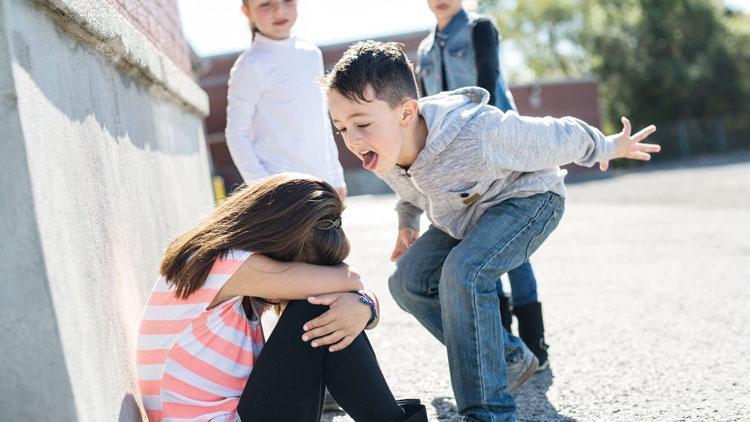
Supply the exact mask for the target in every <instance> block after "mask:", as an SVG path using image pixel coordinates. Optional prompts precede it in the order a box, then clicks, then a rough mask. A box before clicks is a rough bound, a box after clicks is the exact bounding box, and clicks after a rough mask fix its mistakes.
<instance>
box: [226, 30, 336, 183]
mask: <svg viewBox="0 0 750 422" xmlns="http://www.w3.org/2000/svg"><path fill="white" fill-rule="evenodd" d="M322 75H323V56H322V54H321V52H320V49H318V47H316V46H315V45H313V44H311V43H308V42H305V41H301V40H299V39H297V38H295V37H291V38H288V39H285V40H280V41H279V40H272V39H270V38H267V37H264V36H263V35H260V34H256V35H255V39H254V41H253V45H252V47H250V49H248V50H247V51H245V52H244V53H243V54H242V55H240V57H239V58H238V59H237V61H236V62H235V64H234V67H232V70H231V72H230V77H229V94H228V107H227V127H226V138H227V146H228V147H229V152H230V154H231V155H232V160H234V164H235V166H237V169H238V170H239V172H240V174H241V175H242V178H243V179H244V180H245V183H248V184H249V183H252V181H254V180H257V179H259V178H262V177H265V176H268V175H270V174H275V173H280V172H285V171H292V172H299V173H307V174H311V175H313V176H317V177H319V178H321V179H323V180H325V181H326V182H328V183H330V184H331V185H332V186H333V187H334V188H340V187H344V186H345V184H344V174H343V170H342V169H341V163H339V158H338V157H339V155H338V149H337V148H336V143H335V141H334V139H333V133H332V132H331V123H330V120H329V119H328V105H327V103H326V99H325V97H324V95H323V91H322V89H321V86H320V83H319V80H320V77H321V76H322Z"/></svg>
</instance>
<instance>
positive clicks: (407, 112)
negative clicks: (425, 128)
mask: <svg viewBox="0 0 750 422" xmlns="http://www.w3.org/2000/svg"><path fill="white" fill-rule="evenodd" d="M418 117H419V101H417V100H415V99H412V98H409V99H407V100H404V102H403V103H402V104H401V125H402V126H409V125H410V124H412V123H413V122H414V120H416V119H417V118H418Z"/></svg>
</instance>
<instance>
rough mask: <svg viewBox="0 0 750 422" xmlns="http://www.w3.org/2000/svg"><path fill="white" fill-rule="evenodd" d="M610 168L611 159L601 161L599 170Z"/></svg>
mask: <svg viewBox="0 0 750 422" xmlns="http://www.w3.org/2000/svg"><path fill="white" fill-rule="evenodd" d="M608 168H609V161H601V162H600V163H599V170H601V171H607V169H608Z"/></svg>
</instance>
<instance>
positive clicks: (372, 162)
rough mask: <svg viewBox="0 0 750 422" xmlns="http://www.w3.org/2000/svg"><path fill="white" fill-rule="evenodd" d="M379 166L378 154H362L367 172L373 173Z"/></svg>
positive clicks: (369, 152)
mask: <svg viewBox="0 0 750 422" xmlns="http://www.w3.org/2000/svg"><path fill="white" fill-rule="evenodd" d="M377 165H378V153H376V152H373V151H367V152H366V153H364V154H362V167H364V168H365V169H367V170H370V171H372V170H373V169H375V166H377Z"/></svg>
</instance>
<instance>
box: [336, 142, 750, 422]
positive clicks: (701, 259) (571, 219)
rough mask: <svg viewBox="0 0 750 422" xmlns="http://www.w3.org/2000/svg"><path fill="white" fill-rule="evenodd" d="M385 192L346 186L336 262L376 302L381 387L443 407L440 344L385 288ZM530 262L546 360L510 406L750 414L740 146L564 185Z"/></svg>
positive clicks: (681, 417) (615, 416)
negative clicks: (554, 219) (563, 197)
mask: <svg viewBox="0 0 750 422" xmlns="http://www.w3.org/2000/svg"><path fill="white" fill-rule="evenodd" d="M728 161H729V162H730V163H728V164H727V163H726V162H728ZM717 162H723V163H722V165H717ZM393 204H394V197H393V196H361V197H354V198H351V199H350V201H349V204H348V205H349V207H348V209H347V211H346V214H345V215H344V224H345V229H346V230H347V233H348V234H349V236H350V239H351V242H352V256H351V258H350V260H349V262H350V263H351V264H352V265H353V266H354V267H356V268H357V269H358V270H359V271H360V273H361V274H362V275H363V277H364V279H365V281H366V283H367V285H368V287H370V288H372V289H373V290H374V291H375V292H376V293H378V295H379V297H380V298H381V301H382V302H383V318H382V322H381V324H380V326H379V327H378V328H377V329H376V330H374V331H373V332H371V333H370V337H371V339H372V341H373V344H374V347H375V349H376V352H377V353H378V357H379V361H380V364H381V367H382V368H383V371H384V373H385V376H386V378H387V379H388V381H389V383H390V385H391V387H392V389H393V390H394V393H395V395H396V396H397V397H418V398H420V399H422V401H423V402H424V403H426V404H427V407H428V412H429V415H430V420H449V419H450V417H451V416H452V415H454V414H455V412H456V410H455V404H454V401H453V393H452V391H451V387H450V379H449V376H448V367H447V360H446V354H445V350H444V348H443V347H442V346H441V345H440V344H439V343H438V342H437V341H436V340H434V339H433V338H432V337H431V336H430V335H429V334H428V333H427V331H426V330H424V329H423V328H422V327H421V326H420V325H419V324H418V323H417V322H416V321H415V320H414V319H413V318H412V317H411V316H410V315H408V314H406V313H404V312H403V311H401V310H400V309H399V308H398V307H397V306H396V304H395V303H394V302H393V300H392V299H391V297H390V295H389V293H388V287H387V281H386V280H387V277H388V274H389V273H390V272H391V271H392V269H393V265H392V264H391V263H390V261H389V260H388V257H389V255H390V252H391V249H392V246H393V242H394V239H395V231H396V230H395V227H396V220H395V212H393V211H392V208H393ZM532 263H533V265H534V268H535V271H536V273H537V278H538V281H539V295H540V299H541V301H542V302H543V303H544V314H545V324H546V329H547V340H548V343H549V344H550V346H551V349H550V362H551V370H550V371H546V372H544V373H541V374H538V375H536V376H534V377H533V378H532V379H531V380H530V381H529V382H528V383H527V384H526V385H525V386H524V387H523V388H522V389H521V390H520V391H519V393H518V395H517V397H516V401H517V406H518V418H519V420H522V421H542V420H544V421H570V420H576V421H578V420H580V421H641V420H665V421H692V420H700V421H705V420H712V421H713V420H716V421H740V420H750V380H748V377H749V376H750V361H748V360H747V359H746V358H745V356H746V355H747V354H748V353H750V328H748V325H749V324H750V305H748V303H749V302H750V157H740V158H739V159H738V158H737V157H735V158H732V159H730V158H729V157H724V158H720V159H718V160H717V159H714V160H711V161H708V162H696V163H693V164H692V165H690V166H687V167H686V166H684V165H683V167H681V168H674V167H673V168H661V169H654V170H650V171H641V172H637V173H630V174H620V175H615V176H613V177H609V178H606V179H600V180H596V181H589V182H585V183H578V184H573V185H570V186H569V191H568V202H567V211H566V215H565V217H564V218H563V222H562V223H561V225H560V227H559V228H558V229H557V231H556V232H555V233H553V235H552V236H551V237H550V238H549V239H548V240H547V242H546V243H545V245H544V246H542V248H541V249H540V250H539V251H538V252H537V254H536V255H535V256H534V257H533V258H532ZM325 420H326V421H335V422H343V421H349V420H350V419H349V418H348V417H347V416H345V415H344V414H343V412H341V413H339V414H335V413H334V414H328V415H326V418H325Z"/></svg>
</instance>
